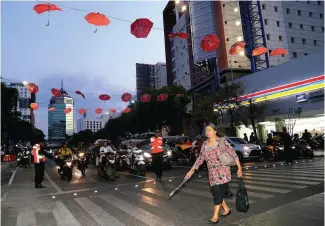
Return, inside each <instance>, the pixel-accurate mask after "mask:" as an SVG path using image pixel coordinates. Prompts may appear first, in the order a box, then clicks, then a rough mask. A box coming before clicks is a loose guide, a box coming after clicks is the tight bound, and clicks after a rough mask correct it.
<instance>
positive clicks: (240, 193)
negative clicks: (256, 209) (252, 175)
mask: <svg viewBox="0 0 325 226" xmlns="http://www.w3.org/2000/svg"><path fill="white" fill-rule="evenodd" d="M236 209H237V211H238V212H244V213H246V212H247V211H248V209H249V202H248V195H247V190H246V188H245V184H244V180H243V178H241V177H240V178H238V188H237V194H236Z"/></svg>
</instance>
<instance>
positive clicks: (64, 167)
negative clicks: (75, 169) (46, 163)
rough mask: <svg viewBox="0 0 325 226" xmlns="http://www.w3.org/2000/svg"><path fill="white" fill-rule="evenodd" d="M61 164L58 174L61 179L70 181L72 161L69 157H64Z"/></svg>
mask: <svg viewBox="0 0 325 226" xmlns="http://www.w3.org/2000/svg"><path fill="white" fill-rule="evenodd" d="M61 161H63V162H62V163H61V168H59V169H58V173H59V174H60V176H61V179H63V180H64V179H67V180H68V181H71V179H72V159H71V158H70V156H65V157H64V159H63V160H61Z"/></svg>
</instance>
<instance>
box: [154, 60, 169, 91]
mask: <svg viewBox="0 0 325 226" xmlns="http://www.w3.org/2000/svg"><path fill="white" fill-rule="evenodd" d="M156 73H157V79H158V82H157V89H159V88H161V87H163V86H167V70H166V63H157V64H156Z"/></svg>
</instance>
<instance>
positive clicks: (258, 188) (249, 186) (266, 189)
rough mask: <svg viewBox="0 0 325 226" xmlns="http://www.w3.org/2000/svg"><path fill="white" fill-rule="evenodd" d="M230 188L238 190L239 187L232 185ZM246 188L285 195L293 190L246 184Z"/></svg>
mask: <svg viewBox="0 0 325 226" xmlns="http://www.w3.org/2000/svg"><path fill="white" fill-rule="evenodd" d="M230 187H232V188H237V187H238V185H234V184H230ZM245 187H246V188H247V189H254V190H260V191H269V192H274V193H283V194H285V193H289V192H291V190H286V189H278V188H270V187H260V186H255V185H249V184H245Z"/></svg>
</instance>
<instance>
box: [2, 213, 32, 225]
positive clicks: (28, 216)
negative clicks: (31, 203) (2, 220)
mask: <svg viewBox="0 0 325 226" xmlns="http://www.w3.org/2000/svg"><path fill="white" fill-rule="evenodd" d="M2 217H3V216H2ZM30 225H37V224H36V217H35V213H34V211H31V210H28V209H24V210H23V211H21V212H19V213H18V216H17V223H16V226H30Z"/></svg>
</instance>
